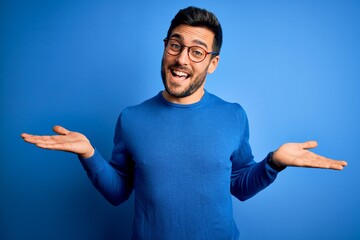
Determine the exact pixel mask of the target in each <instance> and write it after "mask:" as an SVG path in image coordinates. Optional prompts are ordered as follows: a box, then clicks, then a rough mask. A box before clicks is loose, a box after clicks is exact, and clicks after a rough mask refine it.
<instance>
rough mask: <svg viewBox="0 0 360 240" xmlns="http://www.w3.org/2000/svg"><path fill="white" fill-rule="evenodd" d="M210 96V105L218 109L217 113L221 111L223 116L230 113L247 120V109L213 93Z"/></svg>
mask: <svg viewBox="0 0 360 240" xmlns="http://www.w3.org/2000/svg"><path fill="white" fill-rule="evenodd" d="M208 95H209V104H210V105H211V106H212V107H214V108H215V109H217V111H220V112H221V113H223V114H225V113H229V114H233V115H236V116H237V117H240V118H246V112H245V109H244V108H243V107H242V106H241V105H240V104H239V103H236V102H228V101H226V100H224V99H222V98H220V97H218V96H216V95H214V94H212V93H208Z"/></svg>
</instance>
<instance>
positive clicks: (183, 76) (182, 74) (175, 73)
mask: <svg viewBox="0 0 360 240" xmlns="http://www.w3.org/2000/svg"><path fill="white" fill-rule="evenodd" d="M170 72H171V75H173V77H175V78H177V79H180V80H185V79H187V78H189V77H190V76H191V75H190V74H188V73H186V72H183V71H180V70H176V69H171V70H170Z"/></svg>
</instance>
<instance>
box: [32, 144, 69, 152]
mask: <svg viewBox="0 0 360 240" xmlns="http://www.w3.org/2000/svg"><path fill="white" fill-rule="evenodd" d="M36 146H37V147H39V148H44V149H49V150H59V151H70V150H71V148H72V146H71V144H69V143H37V144H36Z"/></svg>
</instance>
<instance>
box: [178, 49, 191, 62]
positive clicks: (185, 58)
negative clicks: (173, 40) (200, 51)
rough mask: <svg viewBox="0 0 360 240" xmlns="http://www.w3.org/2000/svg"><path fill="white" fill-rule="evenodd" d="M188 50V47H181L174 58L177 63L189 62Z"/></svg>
mask: <svg viewBox="0 0 360 240" xmlns="http://www.w3.org/2000/svg"><path fill="white" fill-rule="evenodd" d="M188 51H189V49H188V48H186V47H185V48H183V49H182V51H181V52H180V53H179V55H177V56H176V60H177V62H178V63H179V64H181V65H187V64H188V63H189V61H190V59H189V54H188Z"/></svg>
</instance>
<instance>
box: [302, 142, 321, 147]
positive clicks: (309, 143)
mask: <svg viewBox="0 0 360 240" xmlns="http://www.w3.org/2000/svg"><path fill="white" fill-rule="evenodd" d="M317 145H318V143H317V142H316V141H307V142H304V143H303V144H302V148H303V149H310V148H315V147H317Z"/></svg>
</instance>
